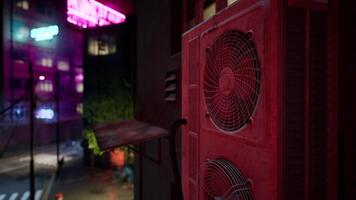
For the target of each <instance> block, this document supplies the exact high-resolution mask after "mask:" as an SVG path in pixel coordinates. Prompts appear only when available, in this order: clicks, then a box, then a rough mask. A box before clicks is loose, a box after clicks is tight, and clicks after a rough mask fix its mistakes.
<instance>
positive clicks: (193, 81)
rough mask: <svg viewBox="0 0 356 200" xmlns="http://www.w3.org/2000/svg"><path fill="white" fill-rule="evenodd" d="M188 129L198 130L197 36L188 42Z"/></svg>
mask: <svg viewBox="0 0 356 200" xmlns="http://www.w3.org/2000/svg"><path fill="white" fill-rule="evenodd" d="M188 51H189V105H188V107H189V129H190V130H191V131H193V132H195V133H197V132H198V123H199V115H198V113H199V87H198V81H199V63H198V62H199V38H195V39H193V40H192V41H191V42H190V43H189V50H188Z"/></svg>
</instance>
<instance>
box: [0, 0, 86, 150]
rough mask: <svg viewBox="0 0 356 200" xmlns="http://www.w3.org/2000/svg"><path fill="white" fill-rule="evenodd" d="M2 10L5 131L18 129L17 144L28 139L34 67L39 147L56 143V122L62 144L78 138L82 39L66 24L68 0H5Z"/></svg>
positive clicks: (80, 108)
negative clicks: (31, 79) (30, 87)
mask: <svg viewBox="0 0 356 200" xmlns="http://www.w3.org/2000/svg"><path fill="white" fill-rule="evenodd" d="M2 9H3V15H2V21H3V26H2V32H3V37H2V42H3V43H2V44H3V45H2V57H3V62H2V65H1V66H2V67H1V70H2V80H3V85H2V91H3V92H2V104H3V108H6V107H9V106H10V107H11V109H10V110H9V111H8V112H6V113H5V114H4V115H3V116H2V122H3V126H4V127H13V126H14V124H16V126H17V131H16V132H19V135H21V137H18V138H17V139H16V141H13V142H14V143H16V142H25V141H27V140H28V135H29V134H26V133H27V126H28V123H29V116H30V113H29V110H30V104H29V91H30V90H29V80H30V78H31V77H30V70H29V69H30V66H32V69H33V80H34V83H35V85H34V92H35V96H36V100H35V101H36V106H35V119H36V126H35V131H36V134H37V137H36V139H37V142H38V143H40V144H41V143H43V144H46V143H49V142H51V141H53V140H54V138H55V124H56V122H57V121H59V123H60V127H61V131H60V132H61V137H62V138H63V139H69V138H74V137H77V136H80V135H81V114H82V111H83V104H82V94H83V89H84V86H83V80H84V76H83V68H82V66H83V55H82V48H83V37H82V34H81V33H80V32H78V31H76V30H74V29H73V28H72V27H71V26H70V25H69V23H67V22H66V18H65V17H66V1H45V0H6V1H2ZM7 129H9V128H7ZM9 130H10V129H9ZM20 133H21V134H20ZM3 134H4V137H7V135H6V131H4V133H3ZM75 135H76V136H75Z"/></svg>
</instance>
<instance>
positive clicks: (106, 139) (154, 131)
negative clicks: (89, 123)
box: [94, 120, 168, 150]
mask: <svg viewBox="0 0 356 200" xmlns="http://www.w3.org/2000/svg"><path fill="white" fill-rule="evenodd" d="M94 132H95V136H96V139H97V142H98V145H99V148H100V149H101V150H109V149H112V148H115V147H119V146H122V145H127V144H138V143H140V142H144V141H147V140H152V139H156V138H159V137H164V136H168V131H167V130H165V129H162V128H160V127H157V126H153V125H150V124H148V123H146V122H142V121H139V120H125V121H115V122H111V123H107V124H103V125H99V126H96V127H95V128H94Z"/></svg>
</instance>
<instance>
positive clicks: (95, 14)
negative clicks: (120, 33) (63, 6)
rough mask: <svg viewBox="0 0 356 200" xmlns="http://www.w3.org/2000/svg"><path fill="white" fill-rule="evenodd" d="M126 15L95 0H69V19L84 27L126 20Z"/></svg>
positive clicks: (70, 21) (118, 22) (72, 22)
mask: <svg viewBox="0 0 356 200" xmlns="http://www.w3.org/2000/svg"><path fill="white" fill-rule="evenodd" d="M125 20H126V16H125V15H124V14H122V13H120V12H118V11H116V10H114V9H112V8H110V7H108V6H106V5H104V4H102V3H99V2H97V1H95V0H67V21H68V22H69V23H71V24H74V25H76V26H79V27H82V28H88V27H96V26H106V25H110V24H120V23H123V22H125Z"/></svg>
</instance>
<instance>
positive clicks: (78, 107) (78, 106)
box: [76, 103, 83, 114]
mask: <svg viewBox="0 0 356 200" xmlns="http://www.w3.org/2000/svg"><path fill="white" fill-rule="evenodd" d="M76 110H77V113H79V114H83V104H82V103H78V104H77V108H76Z"/></svg>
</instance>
